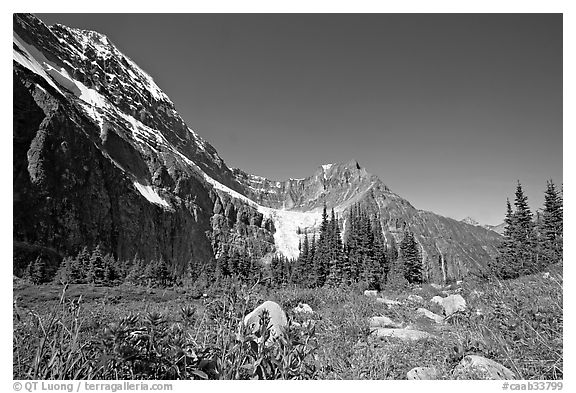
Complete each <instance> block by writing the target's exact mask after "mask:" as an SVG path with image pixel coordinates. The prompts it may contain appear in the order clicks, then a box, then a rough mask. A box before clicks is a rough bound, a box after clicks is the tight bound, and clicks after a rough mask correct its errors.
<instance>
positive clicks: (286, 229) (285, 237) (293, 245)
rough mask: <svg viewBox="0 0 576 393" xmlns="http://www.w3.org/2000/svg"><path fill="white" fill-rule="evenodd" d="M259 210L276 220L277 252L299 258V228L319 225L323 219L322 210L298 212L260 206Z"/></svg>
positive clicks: (288, 256)
mask: <svg viewBox="0 0 576 393" xmlns="http://www.w3.org/2000/svg"><path fill="white" fill-rule="evenodd" d="M258 211H259V212H260V213H262V214H263V215H264V216H266V217H270V218H272V221H273V222H274V228H275V229H276V232H274V244H275V246H276V252H277V253H279V254H282V255H284V256H285V257H287V258H292V259H295V258H298V255H299V254H300V250H299V249H298V245H299V244H300V235H298V229H299V228H300V229H301V230H303V229H304V228H315V227H318V226H319V225H320V223H321V221H322V214H321V213H320V212H298V211H290V210H278V209H271V208H267V207H263V206H260V207H259V208H258Z"/></svg>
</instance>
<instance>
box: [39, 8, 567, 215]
mask: <svg viewBox="0 0 576 393" xmlns="http://www.w3.org/2000/svg"><path fill="white" fill-rule="evenodd" d="M36 15H37V16H38V17H39V18H40V19H42V20H43V21H44V22H45V23H47V24H49V25H50V24H53V23H62V24H65V25H68V26H73V27H79V28H83V29H90V30H96V31H99V32H101V33H103V34H105V35H107V36H108V38H109V39H110V40H111V41H112V42H113V43H114V44H115V45H116V46H117V47H118V48H119V49H120V50H121V51H122V52H123V53H125V54H126V55H127V56H129V57H130V58H131V59H132V60H134V61H136V62H137V63H138V64H139V65H140V67H141V68H143V69H144V70H145V71H147V72H148V73H149V74H150V75H151V76H152V77H153V78H154V80H155V82H156V83H157V84H158V85H159V86H160V88H161V89H162V90H163V91H164V92H165V93H166V94H167V95H168V96H169V97H170V98H171V100H172V101H173V102H174V104H175V106H176V108H177V110H178V112H179V113H180V114H181V116H182V117H183V118H184V120H185V121H186V122H187V124H188V126H190V127H191V128H192V129H194V130H195V131H196V132H197V133H198V134H200V135H201V136H202V137H203V138H204V139H206V140H207V141H209V142H210V143H211V144H212V145H213V146H214V147H215V148H216V149H217V150H218V152H219V154H220V156H221V157H222V159H224V161H225V162H226V163H227V165H228V166H229V167H238V168H241V169H243V170H244V171H246V172H249V173H253V174H256V175H260V176H265V177H267V178H269V179H272V180H281V179H287V178H302V177H306V176H309V175H311V174H312V173H313V172H314V171H315V169H316V168H317V167H318V166H320V165H321V164H324V163H331V162H347V161H350V160H352V159H355V160H357V161H358V162H359V163H360V165H361V166H363V167H365V168H366V170H367V171H368V172H370V173H373V174H375V175H378V176H379V177H380V178H381V179H382V181H383V182H384V183H385V184H387V185H388V186H389V187H390V188H391V189H392V190H393V191H394V192H396V193H398V194H399V195H401V196H402V197H404V198H406V199H407V200H409V201H410V202H411V203H412V204H413V205H414V206H415V207H416V208H418V209H422V210H429V211H433V212H435V213H438V214H441V215H445V216H448V217H452V218H455V219H462V218H464V217H466V216H471V217H473V218H475V219H476V220H477V221H479V222H480V223H482V224H499V223H501V222H502V221H503V217H504V214H505V207H506V198H510V199H511V200H513V198H514V191H515V188H516V182H517V180H519V181H520V182H521V184H522V185H523V187H524V190H525V191H526V194H527V195H528V198H529V203H530V204H531V207H532V208H533V209H536V208H541V207H542V204H543V191H544V189H545V186H546V181H547V179H553V181H554V182H555V183H556V184H559V185H560V184H562V182H563V179H562V15H561V14H272V15H271V14H36Z"/></svg>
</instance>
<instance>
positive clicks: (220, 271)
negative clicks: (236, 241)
mask: <svg viewBox="0 0 576 393" xmlns="http://www.w3.org/2000/svg"><path fill="white" fill-rule="evenodd" d="M228 276H230V271H229V261H228V250H227V249H226V247H223V248H222V250H221V251H220V255H218V258H217V259H216V277H217V278H223V277H228Z"/></svg>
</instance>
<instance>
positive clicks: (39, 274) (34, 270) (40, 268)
mask: <svg viewBox="0 0 576 393" xmlns="http://www.w3.org/2000/svg"><path fill="white" fill-rule="evenodd" d="M28 277H29V278H30V281H32V283H33V284H35V285H38V284H41V283H43V282H44V281H45V279H46V262H45V261H44V258H42V257H41V256H38V257H36V259H35V260H34V261H33V262H31V263H30V264H29V265H28Z"/></svg>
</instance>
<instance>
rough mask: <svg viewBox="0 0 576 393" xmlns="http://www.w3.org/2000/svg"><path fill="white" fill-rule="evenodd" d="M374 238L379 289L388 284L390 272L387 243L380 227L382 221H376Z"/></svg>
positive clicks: (373, 229)
mask: <svg viewBox="0 0 576 393" xmlns="http://www.w3.org/2000/svg"><path fill="white" fill-rule="evenodd" d="M372 231H373V237H374V253H373V254H374V261H375V263H376V265H377V266H378V275H379V276H378V285H377V286H378V289H380V287H381V286H382V284H384V283H385V282H386V277H387V276H388V272H389V271H390V265H389V263H388V258H387V249H386V242H385V241H384V236H383V233H382V229H381V226H380V220H379V219H376V220H375V222H374V226H373V228H372Z"/></svg>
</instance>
